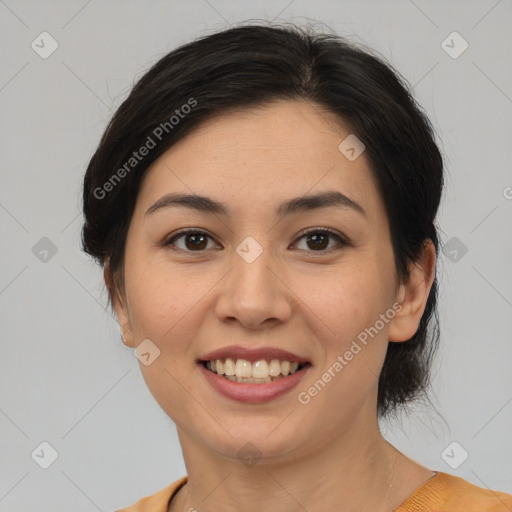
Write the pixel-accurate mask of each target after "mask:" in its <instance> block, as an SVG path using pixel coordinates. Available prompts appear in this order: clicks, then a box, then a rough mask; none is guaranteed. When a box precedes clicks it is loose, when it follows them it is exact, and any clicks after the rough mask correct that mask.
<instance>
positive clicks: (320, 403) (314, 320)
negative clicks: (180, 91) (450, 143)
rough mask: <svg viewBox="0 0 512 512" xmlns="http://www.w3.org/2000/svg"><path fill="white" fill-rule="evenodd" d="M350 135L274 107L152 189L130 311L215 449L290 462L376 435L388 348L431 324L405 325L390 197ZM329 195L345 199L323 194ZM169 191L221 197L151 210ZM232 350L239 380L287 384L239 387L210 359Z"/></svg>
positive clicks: (159, 396)
mask: <svg viewBox="0 0 512 512" xmlns="http://www.w3.org/2000/svg"><path fill="white" fill-rule="evenodd" d="M349 135H350V131H348V130H346V129H343V127H342V126H341V125H340V123H339V122H337V123H336V122H335V118H334V117H333V115H332V114H328V113H326V112H325V111H323V110H322V109H321V108H320V107H318V106H316V105H313V104H311V103H306V102H291V101H290V102H285V101H283V102H278V103H273V104H272V105H267V106H265V107H259V108H257V109H254V110H251V111H244V112H236V113H229V114H225V115H223V116H220V117H217V118H216V119H212V120H210V121H208V122H205V123H204V124H202V125H201V126H200V127H199V128H197V129H196V130H195V131H194V132H193V133H191V134H189V135H188V136H187V137H186V138H184V139H182V140H181V141H180V142H179V143H177V144H176V145H174V146H173V147H172V148H171V149H169V150H168V151H167V152H166V153H164V154H163V155H162V156H161V157H160V158H159V159H158V160H157V161H156V162H155V163H154V164H153V165H152V167H151V168H150V169H149V170H148V172H147V174H146V176H145V178H144V180H143V183H142V186H141V189H140V192H139V195H138V199H137V204H136V208H135V212H134V215H133V218H132V221H131V224H130V227H129V231H128V235H127V243H126V253H125V268H124V272H125V290H126V296H125V301H124V303H120V302H116V312H117V314H118V318H119V320H120V323H121V327H122V329H123V331H125V332H126V336H125V339H126V340H127V343H128V344H129V345H130V346H133V347H136V346H138V345H139V344H140V343H141V342H143V340H146V341H144V344H143V345H141V346H140V347H139V349H138V352H140V354H139V355H141V358H140V359H141V363H140V368H141V371H142V374H143V376H144V379H145V381H146V383H147V385H148V387H149V389H150V391H151V393H152V394H153V396H154V397H155V399H156V400H157V401H158V403H159V404H160V406H161V407H162V408H163V410H164V411H165V412H166V413H167V414H168V415H169V417H170V418H172V419H173V420H174V422H175V423H176V425H177V428H178V432H179V433H180V437H182V438H183V439H185V438H186V439H189V440H191V442H193V443H195V446H197V447H200V448H201V449H204V450H210V452H216V453H218V454H222V455H225V456H228V457H233V458H235V457H237V453H238V452H239V450H240V449H241V448H242V447H243V446H244V445H246V443H247V442H250V443H252V445H254V446H255V447H256V448H254V447H253V448H251V449H257V450H258V451H259V452H260V453H262V454H263V456H264V457H269V458H277V459H279V460H286V458H292V457H297V456H299V455H303V454H305V453H306V452H311V451H312V450H315V449H318V447H319V446H320V445H322V444H326V443H330V442H332V440H333V439H335V438H339V437H340V435H342V434H343V433H346V434H347V436H351V435H358V436H360V435H364V434H365V431H367V430H368V429H370V428H374V425H375V421H376V404H377V383H378V375H379V373H380V370H381V367H382V364H383V361H384V357H385V353H386V348H387V344H388V340H389V339H394V340H395V341H403V340H406V339H408V338H409V337H411V336H412V335H413V334H414V332H415V331H416V327H417V322H416V325H413V324H414V321H413V322H412V323H411V322H410V321H409V322H407V321H406V320H405V319H402V320H400V315H401V314H402V315H403V314H404V312H403V311H402V313H401V314H400V313H399V312H398V310H399V309H400V306H397V302H400V301H402V300H403V299H404V293H403V292H404V289H403V287H402V286H399V285H398V281H397V276H396V272H395V267H394V260H393V252H392V246H391V241H390V233H389V226H388V221H387V216H386V212H385V209H384V204H383V202H382V199H381V198H380V196H379V193H378V190H377V188H376V186H375V184H374V181H373V179H372V176H371V174H370V169H369V167H368V164H367V161H366V159H365V153H364V152H363V153H362V154H361V155H360V156H359V157H358V158H356V159H355V160H354V159H353V155H352V153H353V152H351V151H350V150H349V151H348V152H345V153H343V152H342V151H341V150H340V149H339V146H340V143H342V141H344V139H346V138H347V137H348V136H349ZM349 141H350V139H349ZM349 146H350V144H349ZM342 147H343V148H345V146H342ZM345 149H346V148H345ZM356 149H357V148H356ZM346 155H347V156H346ZM354 155H356V153H354ZM348 156H349V157H350V159H349V158H348ZM327 192H334V193H337V194H340V195H339V196H338V200H337V201H334V200H331V201H327V203H328V204H327V205H323V206H322V204H321V203H322V200H315V199H310V200H307V197H309V196H315V195H318V194H325V193H327ZM168 194H183V195H197V196H203V197H205V198H208V202H207V201H206V200H204V201H194V202H193V203H192V202H189V205H188V206H187V205H186V204H185V203H184V202H182V203H181V204H179V203H175V204H171V203H170V202H168V204H167V205H166V206H165V205H163V206H162V205H160V207H159V208H153V209H152V208H151V207H152V205H154V204H155V203H156V202H157V201H159V200H161V199H162V198H163V197H165V196H166V195H168ZM341 194H343V195H344V196H346V197H347V198H349V199H350V200H351V201H352V202H353V203H354V204H357V205H359V207H357V206H354V205H351V204H350V203H349V201H347V200H345V202H343V201H342V200H341V199H340V198H342V197H343V196H342V195H341ZM333 197H334V196H331V199H332V198H333ZM292 200H293V201H295V202H294V203H292V204H291V207H289V208H284V209H283V208H282V209H281V211H280V212H279V210H280V207H281V206H282V205H286V204H289V202H290V201H292ZM209 201H215V203H216V204H220V205H222V207H223V208H224V209H225V210H226V212H221V210H220V209H215V208H213V207H212V206H211V204H209ZM323 201H324V202H326V201H325V198H324V200H323ZM193 205H195V206H193ZM148 210H149V212H148ZM280 213H281V214H280ZM283 213H286V214H283ZM184 228H188V229H191V228H193V229H192V233H189V234H188V235H187V234H185V235H182V236H178V235H179V232H180V231H181V230H183V229H184ZM321 229H329V230H332V231H333V232H334V233H335V234H333V235H331V234H325V233H322V232H320V233H319V232H318V231H319V230H321ZM307 232H310V234H309V235H308V234H305V233H307ZM194 233H195V234H194ZM338 236H339V237H340V238H339V239H338V238H337V237H338ZM171 239H174V241H172V240H171ZM419 316H421V312H420V313H419ZM419 316H417V318H416V320H418V319H419ZM147 340H150V341H147ZM363 340H364V341H363ZM232 346H237V347H238V348H240V347H241V348H242V351H241V352H235V351H234V350H233V353H232V355H233V359H234V366H235V371H237V370H238V371H239V372H243V371H249V372H251V371H252V372H255V375H266V373H265V372H270V369H271V368H273V372H278V371H279V368H281V372H280V375H281V377H280V378H278V379H277V380H276V381H275V382H271V383H270V384H266V383H254V384H252V385H248V384H245V383H237V382H236V381H235V382H233V381H230V380H228V379H227V378H226V377H224V376H222V377H221V376H219V375H214V374H213V373H212V372H211V371H210V370H208V369H206V368H205V367H204V365H203V364H202V363H201V362H199V361H201V360H205V359H209V357H207V355H208V354H209V353H211V352H212V351H217V350H219V349H223V348H227V353H226V354H223V355H221V357H220V359H221V360H224V359H226V358H228V357H229V354H230V353H231V352H230V350H231V349H230V348H229V347H232ZM357 347H358V348H359V350H358V348H357ZM243 349H247V350H249V351H251V350H252V351H253V352H250V353H244V352H243ZM255 349H261V351H260V352H254V350H255ZM270 349H281V350H283V351H288V352H290V353H292V354H294V355H295V356H296V359H298V360H300V361H307V362H308V364H307V365H306V367H305V368H304V369H302V370H300V371H299V372H297V373H296V374H295V376H294V377H290V376H288V377H283V376H282V373H283V372H284V373H286V367H287V363H286V362H284V361H286V359H291V360H293V359H294V357H293V356H285V355H283V354H276V353H275V352H274V353H272V352H271V351H270ZM158 351H159V354H158ZM243 356H245V357H243ZM237 358H238V359H240V360H242V361H241V362H239V363H238V364H237ZM214 359H215V357H214ZM244 359H245V361H244ZM273 359H274V360H275V359H277V360H278V363H276V362H272V360H273ZM261 360H265V361H266V363H267V366H268V369H266V368H265V364H264V363H261V362H260V363H256V361H261ZM247 361H249V363H247ZM283 362H284V365H283V364H282V363H283ZM292 362H293V361H292ZM336 363H338V364H336ZM223 366H225V368H231V365H230V363H229V362H225V363H224V365H223ZM256 367H257V370H256ZM217 369H218V365H217ZM292 369H293V365H292ZM225 371H228V370H227V369H225ZM229 372H231V370H229ZM257 372H262V373H257ZM235 380H236V379H235ZM315 383H316V385H315ZM356 432H357V434H356ZM252 445H249V446H252ZM277 459H276V460H277Z"/></svg>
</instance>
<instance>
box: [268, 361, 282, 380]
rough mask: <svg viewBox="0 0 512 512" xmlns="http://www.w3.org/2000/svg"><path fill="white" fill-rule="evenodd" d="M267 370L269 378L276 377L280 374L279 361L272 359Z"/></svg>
mask: <svg viewBox="0 0 512 512" xmlns="http://www.w3.org/2000/svg"><path fill="white" fill-rule="evenodd" d="M268 370H269V373H270V376H271V377H277V376H278V375H279V374H280V373H281V363H280V362H279V359H272V361H270V365H269V367H268Z"/></svg>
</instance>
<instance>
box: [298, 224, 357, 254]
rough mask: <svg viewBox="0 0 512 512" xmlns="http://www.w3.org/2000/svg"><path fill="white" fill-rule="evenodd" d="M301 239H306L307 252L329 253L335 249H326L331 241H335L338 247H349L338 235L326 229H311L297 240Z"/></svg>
mask: <svg viewBox="0 0 512 512" xmlns="http://www.w3.org/2000/svg"><path fill="white" fill-rule="evenodd" d="M303 238H305V239H306V246H307V248H308V249H309V250H310V251H309V252H311V251H312V252H330V251H331V250H332V249H336V247H329V248H328V245H329V241H330V240H331V239H336V240H337V241H338V245H341V246H346V245H350V244H349V242H348V241H347V240H346V239H345V238H344V237H342V236H341V235H340V234H339V233H337V232H335V231H332V230H330V229H327V228H318V229H311V230H309V231H307V232H306V233H303V234H302V235H301V237H300V238H299V240H301V239H303Z"/></svg>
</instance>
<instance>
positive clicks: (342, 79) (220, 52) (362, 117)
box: [82, 23, 444, 417]
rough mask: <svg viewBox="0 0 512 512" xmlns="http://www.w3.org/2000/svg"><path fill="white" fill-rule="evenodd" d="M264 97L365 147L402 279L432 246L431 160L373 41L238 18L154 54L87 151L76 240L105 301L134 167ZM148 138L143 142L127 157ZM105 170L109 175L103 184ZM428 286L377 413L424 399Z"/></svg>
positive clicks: (395, 77)
mask: <svg viewBox="0 0 512 512" xmlns="http://www.w3.org/2000/svg"><path fill="white" fill-rule="evenodd" d="M274 100H306V101H310V102H314V103H316V104H317V105H319V106H321V107H323V108H324V109H326V110H327V111H330V112H332V113H334V114H337V115H338V116H339V118H340V120H341V121H342V122H343V123H344V124H345V126H349V127H350V129H351V132H352V133H354V134H355V135H356V136H357V137H358V138H359V139H360V140H361V141H362V142H363V143H364V144H365V146H366V149H365V153H364V156H365V157H366V159H367V161H368V164H369V166H370V169H371V171H372V173H373V176H374V179H375V181H376V184H377V186H378V189H379V192H380V194H381V197H382V199H383V201H384V203H385V207H386V212H387V215H388V221H389V226H390V233H391V241H392V246H393V252H394V258H395V265H396V269H397V275H398V277H399V279H400V281H401V282H402V283H405V282H407V279H408V272H409V269H410V267H411V265H413V264H414V263H415V262H417V261H418V260H419V257H420V255H421V250H422V248H423V245H424V243H425V241H426V240H427V239H430V240H432V242H433V244H434V246H435V249H436V254H438V251H439V249H438V246H439V241H438V232H437V228H436V226H435V217H436V214H437V210H438V207H439V203H440V200H441V194H442V189H443V183H444V178H443V159H442V156H441V153H440V151H439V149H438V147H437V145H436V143H435V137H434V130H433V127H432V125H431V124H430V121H429V119H428V118H427V116H426V115H425V114H424V113H423V112H422V110H421V108H420V107H419V106H418V105H417V103H416V101H415V100H414V98H413V96H412V93H410V92H409V89H408V86H407V85H406V82H405V80H403V79H402V78H401V76H400V74H399V73H398V72H397V71H395V70H394V68H393V67H392V66H391V65H390V64H388V63H387V62H386V61H385V59H384V58H383V57H381V56H380V55H379V54H377V52H376V51H375V50H372V49H370V48H367V47H364V46H363V45H361V44H360V43H355V42H351V41H349V40H347V39H346V38H343V37H341V36H339V35H335V34H326V33H318V32H315V31H314V30H312V29H311V28H310V27H298V26H295V25H293V24H285V25H282V24H281V25H272V24H268V23H265V24H264V25H257V24H251V25H241V26H237V27H234V28H229V29H227V30H223V31H220V32H217V33H214V34H211V35H207V36H204V37H201V38H199V39H197V40H195V41H192V42H190V43H188V44H185V45H183V46H180V47H179V48H177V49H175V50H173V51H171V52H170V53H168V54H167V55H165V56H164V57H163V58H161V59H160V60H158V62H156V64H154V65H153V66H152V67H151V68H150V69H149V70H148V71H147V72H146V73H145V74H144V75H143V76H142V78H140V80H139V81H138V82H137V83H136V84H135V86H134V87H133V89H132V91H131V93H130V95H129V96H128V98H127V99H126V100H125V101H124V102H123V103H122V104H121V106H120V107H119V108H118V110H117V111H116V113H115V114H114V116H113V118H112V120H111V121H110V123H109V125H108V127H107V128H106V130H105V132H104V134H103V136H102V138H101V141H100V143H99V146H98V148H97V150H96V152H95V153H94V155H93V157H92V158H91V161H90V163H89V165H88V167H87V171H86V173H85V178H84V188H83V210H84V218H85V220H84V225H83V229H82V245H83V250H84V251H85V252H86V253H88V254H89V255H91V256H93V257H94V259H95V260H96V261H97V262H98V263H99V264H100V265H106V271H107V288H108V292H109V304H110V306H111V308H112V306H113V302H112V297H113V295H114V294H116V296H117V297H119V298H120V299H121V300H122V298H123V296H124V293H125V291H124V275H123V262H124V251H125V242H126V235H127V231H128V227H129V225H130V221H131V217H132V214H133V211H134V207H135V203H136V199H137V194H138V191H139V188H140V183H141V179H142V178H143V176H144V173H145V171H146V170H147V169H148V168H149V166H150V165H151V164H152V163H153V162H154V161H155V160H156V159H157V158H158V157H159V156H161V155H162V154H163V153H164V152H165V151H166V150H168V149H169V148H170V147H171V146H172V145H173V144H175V143H176V142H177V141H178V140H180V139H181V138H183V137H184V136H185V135H187V134H188V133H190V132H191V131H193V130H194V129H195V128H196V127H197V126H198V125H199V124H200V123H202V122H203V121H205V120H206V119H208V118H210V117H212V116H214V115H220V114H223V113H226V112H228V111H229V110H237V109H245V108H251V107H255V106H260V105H263V104H265V103H267V102H270V101H274ZM194 102H195V103H194ZM185 105H189V106H190V108H187V109H186V108H185V107H184V106H185ZM173 116H174V117H175V120H174V121H172V120H171V118H172V117H173ZM178 117H179V121H178V122H176V119H178ZM155 133H156V134H158V135H159V136H158V137H157V136H156V135H155ZM148 138H151V139H153V141H154V142H156V144H155V145H154V147H152V149H151V150H150V151H148V152H147V154H146V156H144V158H143V159H141V160H140V161H137V162H136V163H135V162H131V163H132V164H135V165H133V166H131V167H129V166H127V162H129V161H130V158H132V155H133V152H134V151H136V150H138V149H139V148H140V147H141V146H142V145H143V144H144V143H145V141H148V140H149V139H148ZM121 169H124V170H125V172H122V171H121ZM116 173H117V174H116ZM114 175H117V177H118V178H120V179H118V180H116V181H115V182H114V181H113V180H112V177H113V176H114ZM121 178H122V179H121ZM107 183H110V186H106V184H107ZM437 291H438V284H437V276H436V277H435V278H434V282H433V285H432V287H431V290H430V294H429V297H428V301H427V304H426V307H425V311H424V313H423V316H422V318H421V321H420V324H419V327H418V330H417V332H416V333H415V335H414V336H413V337H412V338H411V339H410V340H409V341H407V342H402V343H393V342H390V343H389V344H388V349H387V354H386V358H385V361H384V365H383V368H382V372H381V375H380V377H379V385H378V414H379V416H381V417H384V416H387V415H389V414H390V413H392V412H396V411H397V410H398V408H399V406H405V405H407V404H408V403H410V402H411V401H413V400H415V399H417V398H419V397H420V396H422V395H424V396H426V390H427V388H428V386H429V384H430V373H431V371H430V370H431V366H432V362H433V358H434V355H435V352H436V349H437V346H438V343H439V319H438V314H437V308H436V305H437ZM430 328H432V332H429V331H430Z"/></svg>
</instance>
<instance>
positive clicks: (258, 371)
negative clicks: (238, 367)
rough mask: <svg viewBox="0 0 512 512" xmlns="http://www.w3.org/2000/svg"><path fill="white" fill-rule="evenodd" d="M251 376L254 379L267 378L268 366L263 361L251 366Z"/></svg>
mask: <svg viewBox="0 0 512 512" xmlns="http://www.w3.org/2000/svg"><path fill="white" fill-rule="evenodd" d="M252 376H253V377H254V378H255V379H266V378H267V377H269V376H270V375H269V371H268V364H267V361H265V359H262V360H261V361H256V362H255V363H253V364H252Z"/></svg>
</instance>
